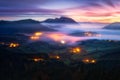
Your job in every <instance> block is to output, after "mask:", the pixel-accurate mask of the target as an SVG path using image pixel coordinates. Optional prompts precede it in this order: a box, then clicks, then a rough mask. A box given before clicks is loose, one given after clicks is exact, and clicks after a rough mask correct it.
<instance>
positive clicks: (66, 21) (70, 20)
mask: <svg viewBox="0 0 120 80" xmlns="http://www.w3.org/2000/svg"><path fill="white" fill-rule="evenodd" d="M43 22H45V23H77V22H76V21H74V20H73V19H71V18H67V17H60V18H55V19H47V20H45V21H43Z"/></svg>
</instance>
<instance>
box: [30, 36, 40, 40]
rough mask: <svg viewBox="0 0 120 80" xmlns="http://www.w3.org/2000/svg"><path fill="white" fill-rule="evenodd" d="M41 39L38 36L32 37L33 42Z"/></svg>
mask: <svg viewBox="0 0 120 80" xmlns="http://www.w3.org/2000/svg"><path fill="white" fill-rule="evenodd" d="M39 38H40V37H38V36H31V37H30V39H31V40H38V39H39Z"/></svg>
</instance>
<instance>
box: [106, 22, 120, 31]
mask: <svg viewBox="0 0 120 80" xmlns="http://www.w3.org/2000/svg"><path fill="white" fill-rule="evenodd" d="M104 29H113V30H120V22H115V23H112V24H109V25H107V26H105V27H104Z"/></svg>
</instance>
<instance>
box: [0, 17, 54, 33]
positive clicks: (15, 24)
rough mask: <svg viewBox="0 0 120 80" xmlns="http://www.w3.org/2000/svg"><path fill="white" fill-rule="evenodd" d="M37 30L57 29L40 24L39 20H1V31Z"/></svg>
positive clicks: (26, 31) (20, 31)
mask: <svg viewBox="0 0 120 80" xmlns="http://www.w3.org/2000/svg"><path fill="white" fill-rule="evenodd" d="M35 31H56V30H54V29H52V28H48V27H47V26H44V25H42V24H40V22H39V21H35V20H32V19H25V20H19V21H0V33H23V32H25V33H31V32H35Z"/></svg>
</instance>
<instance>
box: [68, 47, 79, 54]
mask: <svg viewBox="0 0 120 80" xmlns="http://www.w3.org/2000/svg"><path fill="white" fill-rule="evenodd" d="M70 52H72V53H75V54H77V53H80V52H81V48H80V47H75V48H72V49H71V50H70Z"/></svg>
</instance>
